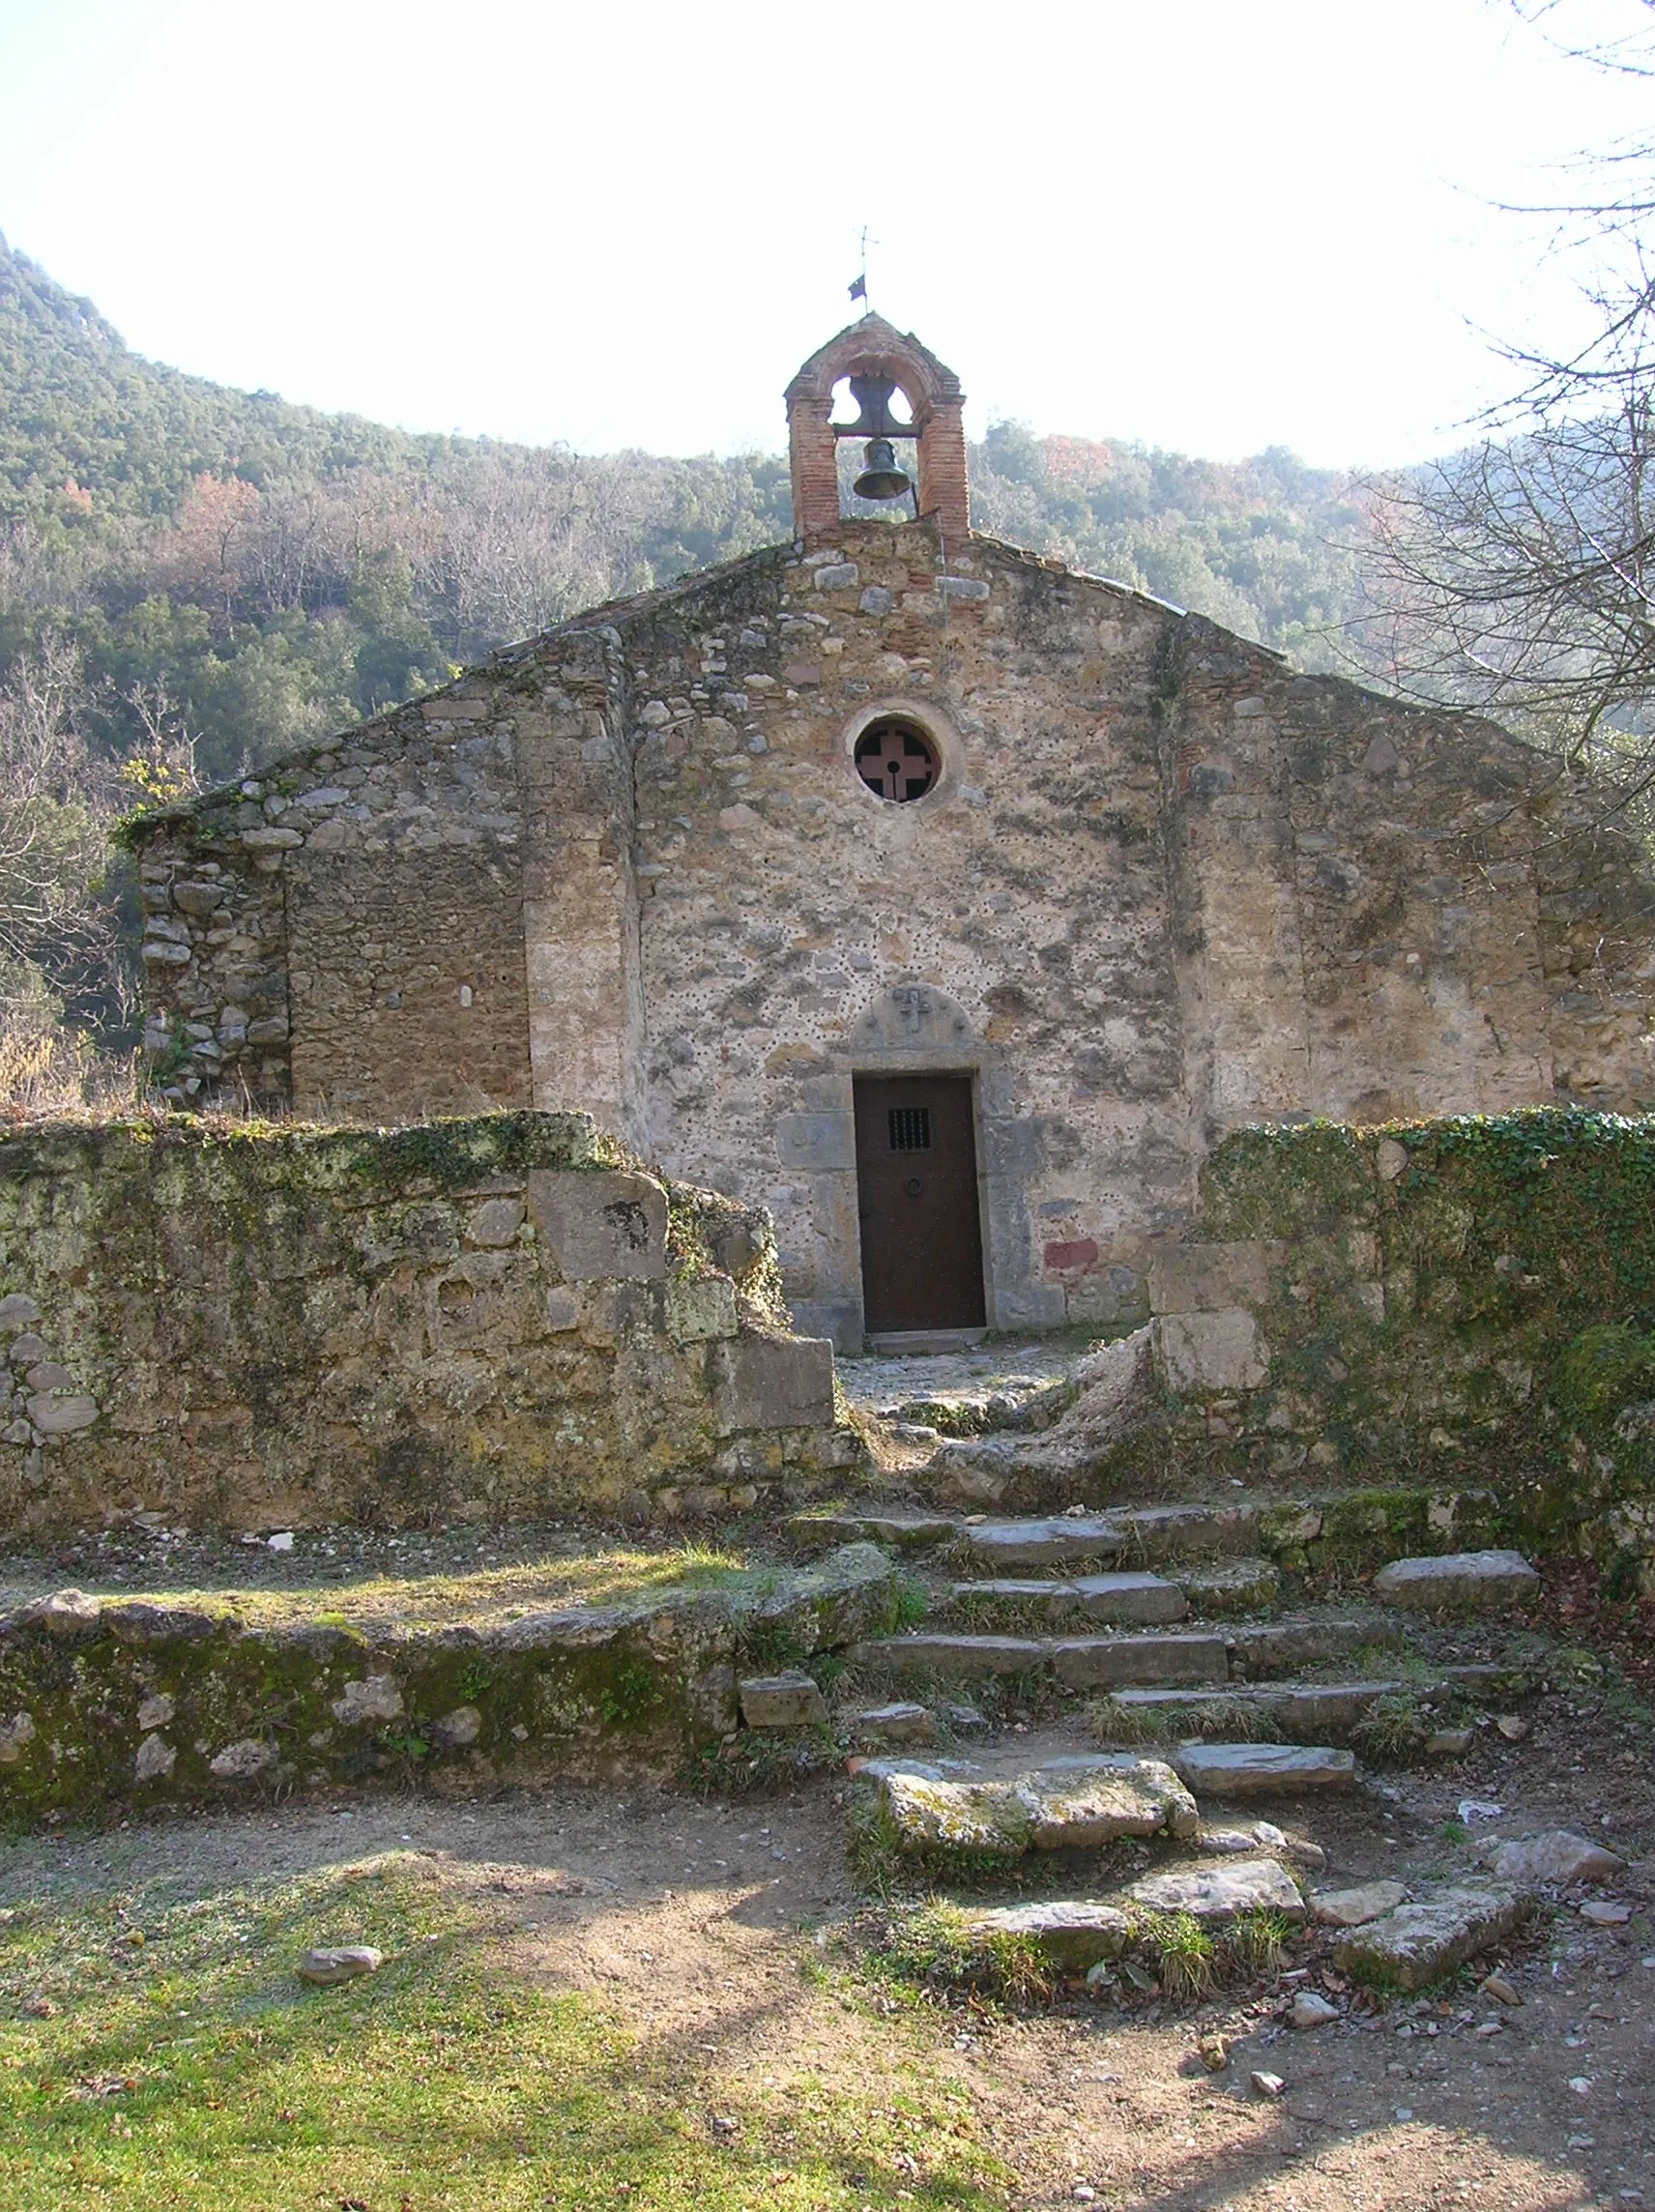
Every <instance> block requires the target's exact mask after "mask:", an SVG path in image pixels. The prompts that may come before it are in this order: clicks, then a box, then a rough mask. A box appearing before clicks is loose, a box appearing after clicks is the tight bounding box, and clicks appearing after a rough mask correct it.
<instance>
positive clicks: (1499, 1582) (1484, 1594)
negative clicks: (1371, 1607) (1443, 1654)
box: [1374, 1552, 1540, 1613]
mask: <svg viewBox="0 0 1655 2212" xmlns="http://www.w3.org/2000/svg"><path fill="white" fill-rule="evenodd" d="M1539 1587H1540V1577H1539V1576H1538V1575H1537V1574H1536V1573H1535V1571H1534V1569H1533V1568H1532V1567H1531V1566H1530V1565H1529V1563H1528V1561H1527V1560H1526V1559H1525V1558H1524V1556H1523V1554H1522V1553H1521V1552H1444V1553H1443V1554H1442V1555H1441V1556H1440V1557H1437V1558H1429V1559H1393V1560H1392V1561H1391V1562H1390V1564H1389V1566H1386V1567H1381V1568H1380V1569H1379V1573H1378V1574H1377V1575H1376V1576H1375V1577H1374V1592H1375V1595H1376V1596H1378V1597H1381V1598H1383V1599H1384V1600H1385V1601H1386V1602H1387V1604H1390V1605H1406V1606H1414V1607H1417V1608H1419V1609H1420V1610H1421V1611H1423V1612H1427V1613H1431V1612H1435V1611H1436V1610H1437V1608H1438V1607H1441V1608H1444V1609H1452V1610H1453V1611H1455V1612H1460V1613H1495V1612H1498V1611H1499V1609H1500V1608H1501V1607H1502V1606H1506V1605H1510V1604H1511V1603H1512V1602H1513V1601H1514V1600H1516V1601H1517V1602H1519V1603H1521V1602H1522V1601H1523V1600H1524V1599H1526V1598H1530V1597H1532V1596H1533V1595H1534V1594H1535V1592H1536V1591H1537V1590H1538V1589H1539Z"/></svg>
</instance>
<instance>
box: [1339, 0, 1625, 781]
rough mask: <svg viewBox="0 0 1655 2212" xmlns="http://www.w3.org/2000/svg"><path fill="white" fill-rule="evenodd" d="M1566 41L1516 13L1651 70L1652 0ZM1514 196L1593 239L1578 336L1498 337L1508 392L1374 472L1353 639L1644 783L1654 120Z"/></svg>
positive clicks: (1416, 676)
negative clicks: (1360, 606) (1550, 345)
mask: <svg viewBox="0 0 1655 2212" xmlns="http://www.w3.org/2000/svg"><path fill="white" fill-rule="evenodd" d="M1633 4H1634V5H1635V6H1636V8H1637V10H1638V19H1637V20H1636V21H1635V22H1634V23H1633V24H1632V26H1631V28H1630V29H1629V30H1628V32H1627V34H1626V35H1625V36H1624V37H1622V38H1619V39H1616V40H1613V41H1611V42H1609V43H1604V42H1601V41H1600V42H1597V43H1577V44H1571V43H1570V41H1569V39H1568V35H1567V34H1568V30H1569V25H1570V19H1571V16H1572V10H1571V8H1570V6H1569V4H1568V0H1512V5H1513V7H1514V11H1515V13H1516V14H1517V15H1519V16H1520V17H1521V18H1522V19H1523V20H1524V21H1525V22H1527V23H1530V24H1532V25H1534V26H1537V27H1538V28H1540V29H1541V30H1542V31H1543V32H1544V34H1545V35H1546V36H1547V37H1548V38H1550V39H1552V41H1553V44H1555V45H1557V46H1558V48H1559V50H1561V51H1562V52H1564V53H1566V54H1568V55H1570V56H1571V57H1573V58H1575V59H1578V60H1580V61H1582V62H1583V63H1585V64H1587V65H1589V66H1592V67H1595V68H1599V69H1605V70H1612V71H1615V72H1617V73H1626V74H1633V75H1639V76H1652V75H1655V0H1633ZM1576 176H1577V178H1578V181H1579V182H1580V184H1581V185H1582V190H1581V191H1580V192H1578V193H1573V194H1567V195H1563V196H1560V197H1559V199H1558V200H1557V202H1556V203H1554V204H1553V205H1551V206H1548V207H1544V208H1529V209H1527V210H1524V213H1527V214H1529V215H1530V216H1533V215H1537V214H1538V215H1545V216H1549V217H1551V218H1554V222H1555V226H1556V239H1555V242H1554V249H1555V250H1558V251H1582V252H1587V253H1589V254H1590V256H1591V259H1592V263H1593V267H1594V277H1593V280H1592V282H1591V283H1590V285H1589V286H1588V287H1587V288H1586V292H1585V299H1586V304H1587V306H1588V308H1589V316H1588V326H1589V327H1588V333H1587V335H1586V337H1585V338H1584V340H1583V341H1582V343H1581V344H1580V345H1578V346H1576V347H1574V348H1573V349H1571V350H1570V351H1568V352H1566V353H1563V354H1559V355H1555V356H1553V355H1548V354H1546V353H1544V352H1541V351H1537V350H1533V349H1527V348H1523V347H1511V348H1508V349H1506V351H1505V357H1506V359H1507V360H1508V361H1509V362H1510V363H1511V364H1512V367H1513V372H1514V373H1513V385H1514V392H1513V396H1512V398H1511V399H1510V400H1509V401H1508V402H1507V403H1505V404H1504V405H1503V406H1501V407H1498V408H1496V409H1495V410H1492V411H1491V413H1490V415H1489V416H1488V417H1487V418H1485V422H1484V432H1485V434H1484V436H1483V437H1482V438H1481V439H1480V440H1479V441H1478V442H1477V443H1476V444H1474V445H1473V446H1471V447H1469V448H1468V449H1466V451H1462V452H1459V453H1455V454H1452V455H1450V456H1449V457H1448V458H1447V459H1445V460H1442V461H1439V462H1436V463H1434V464H1431V465H1430V466H1428V467H1426V468H1424V469H1420V470H1415V471H1413V472H1411V473H1410V474H1409V475H1408V476H1407V477H1406V478H1399V479H1393V480H1390V481H1388V482H1387V483H1384V484H1381V485H1379V486H1378V487H1376V495H1377V496H1376V498H1375V503H1374V524H1375V528H1374V542H1373V548H1372V551H1371V554H1370V558H1369V562H1368V569H1367V575H1366V578H1365V591H1366V597H1367V604H1368V609H1369V612H1368V614H1367V616H1366V619H1365V621H1364V622H1363V623H1362V624H1361V626H1360V627H1361V632H1362V637H1361V643H1362V647H1363V651H1364V655H1365V657H1367V658H1368V660H1369V661H1370V663H1371V664H1377V665H1378V666H1379V668H1380V669H1381V670H1382V671H1383V673H1384V674H1385V675H1386V676H1387V677H1388V678H1389V679H1390V681H1391V682H1392V683H1393V684H1395V685H1396V687H1397V688H1398V689H1399V690H1400V691H1402V692H1403V693H1404V694H1405V695H1408V696H1411V697H1416V698H1421V699H1426V700H1432V701H1437V702H1448V703H1452V704H1457V705H1463V706H1467V707H1474V708H1478V709H1482V710H1484V711H1487V712H1491V713H1497V714H1498V715H1500V716H1501V717H1502V718H1503V719H1504V720H1506V721H1507V722H1509V723H1510V724H1511V725H1512V726H1513V727H1515V728H1517V729H1519V730H1520V731H1521V732H1522V733H1523V734H1524V735H1525V736H1527V737H1530V738H1532V739H1534V740H1536V741H1537V742H1541V743H1544V744H1546V745H1548V746H1550V747H1552V748H1553V749H1555V750H1557V751H1558V752H1560V753H1561V754H1562V755H1563V756H1564V758H1565V760H1567V761H1568V762H1570V763H1571V764H1580V765H1582V766H1585V765H1589V766H1590V767H1591V768H1592V770H1593V771H1595V772H1596V773H1597V774H1598V775H1599V776H1607V777H1608V778H1609V780H1610V782H1611V784H1613V785H1615V786H1617V787H1618V788H1617V793H1616V797H1615V799H1614V800H1613V803H1614V804H1616V805H1625V804H1627V803H1629V802H1630V801H1631V800H1633V799H1634V798H1636V797H1639V796H1640V795H1641V794H1642V793H1643V792H1644V791H1645V790H1647V789H1648V788H1649V787H1650V786H1651V784H1652V783H1655V487H1652V483H1651V466H1652V462H1655V274H1652V272H1651V267H1650V263H1649V261H1648V259H1647V258H1646V254H1645V247H1646V244H1648V243H1649V237H1650V225H1651V219H1652V218H1655V138H1640V139H1637V140H1634V141H1630V142H1628V143H1626V144H1623V145H1619V146H1614V147H1611V148H1608V149H1603V150H1600V151H1598V152H1597V153H1595V154H1593V155H1590V156H1587V157H1582V162H1581V164H1580V167H1579V169H1578V170H1577V172H1576Z"/></svg>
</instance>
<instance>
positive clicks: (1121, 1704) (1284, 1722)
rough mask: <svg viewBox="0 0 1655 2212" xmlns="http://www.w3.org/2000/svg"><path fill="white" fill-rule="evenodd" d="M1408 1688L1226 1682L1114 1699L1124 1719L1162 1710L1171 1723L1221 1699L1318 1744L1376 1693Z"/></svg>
mask: <svg viewBox="0 0 1655 2212" xmlns="http://www.w3.org/2000/svg"><path fill="white" fill-rule="evenodd" d="M1406 1687H1407V1685H1406V1684H1404V1683H1403V1682H1401V1681H1388V1682H1387V1681H1379V1682H1307V1683H1296V1682H1294V1683H1286V1682H1284V1683H1275V1682H1263V1683H1259V1682H1230V1683H1228V1684H1226V1685H1225V1686H1224V1687H1223V1688H1222V1689H1217V1690H1133V1689H1125V1690H1117V1691H1116V1692H1115V1694H1114V1698H1113V1700H1112V1703H1113V1704H1114V1705H1115V1706H1116V1708H1117V1709H1118V1711H1119V1713H1120V1715H1121V1717H1122V1719H1123V1720H1124V1719H1129V1718H1130V1717H1131V1716H1132V1715H1134V1714H1164V1715H1165V1716H1166V1717H1167V1719H1168V1720H1169V1722H1171V1723H1172V1724H1173V1725H1174V1726H1176V1724H1177V1722H1178V1721H1179V1719H1180V1718H1181V1717H1182V1716H1184V1715H1187V1714H1192V1713H1198V1712H1201V1711H1202V1710H1203V1708H1204V1707H1210V1706H1212V1705H1213V1704H1214V1703H1219V1704H1222V1705H1224V1706H1226V1707H1231V1706H1233V1707H1234V1708H1235V1710H1236V1713H1237V1715H1238V1716H1241V1715H1245V1714H1249V1713H1259V1714H1263V1715H1267V1716H1268V1718H1269V1721H1270V1724H1271V1726H1272V1727H1274V1728H1276V1729H1278V1730H1279V1731H1280V1732H1281V1733H1282V1734H1283V1735H1284V1736H1285V1737H1287V1738H1288V1740H1289V1741H1290V1742H1292V1743H1305V1744H1320V1743H1326V1742H1330V1741H1331V1742H1337V1741H1338V1739H1339V1738H1340V1737H1341V1736H1343V1735H1347V1734H1349V1732H1350V1730H1351V1729H1352V1728H1354V1727H1355V1725H1356V1723H1357V1722H1358V1721H1359V1720H1360V1719H1361V1717H1362V1715H1363V1714H1364V1713H1365V1712H1366V1711H1367V1709H1368V1707H1369V1706H1370V1705H1371V1704H1372V1703H1374V1701H1375V1699H1376V1698H1383V1697H1392V1696H1395V1695H1396V1694H1398V1693H1399V1692H1400V1691H1402V1690H1403V1689H1404V1688H1406ZM1240 1732H1241V1731H1240V1730H1239V1729H1238V1730H1237V1733H1240Z"/></svg>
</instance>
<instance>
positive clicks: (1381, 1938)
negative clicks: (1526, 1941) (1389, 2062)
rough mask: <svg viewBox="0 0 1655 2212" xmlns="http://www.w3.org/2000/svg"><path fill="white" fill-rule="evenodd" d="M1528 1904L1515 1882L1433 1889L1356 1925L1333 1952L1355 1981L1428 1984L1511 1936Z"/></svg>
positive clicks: (1385, 1985)
mask: <svg viewBox="0 0 1655 2212" xmlns="http://www.w3.org/2000/svg"><path fill="white" fill-rule="evenodd" d="M1527 1906H1528V1899H1527V1897H1526V1895H1525V1894H1524V1891H1523V1890H1521V1889H1519V1888H1517V1887H1516V1886H1515V1885H1513V1884H1511V1883H1503V1882H1502V1883H1495V1882H1491V1883H1489V1884H1487V1885H1486V1886H1483V1885H1476V1886H1473V1885H1472V1884H1470V1883H1465V1884H1460V1885H1457V1886H1454V1887H1448V1888H1443V1889H1437V1890H1433V1891H1430V1892H1428V1893H1427V1894H1426V1895H1425V1896H1424V1897H1421V1898H1418V1899H1416V1900H1415V1901H1414V1903H1413V1904H1411V1905H1399V1906H1397V1908H1396V1910H1395V1911H1394V1912H1387V1913H1385V1914H1384V1916H1383V1917H1382V1918H1381V1919H1379V1920H1371V1921H1369V1922H1368V1924H1367V1925H1366V1926H1365V1927H1362V1928H1356V1929H1352V1931H1351V1932H1350V1935H1349V1936H1346V1938H1345V1940H1344V1941H1343V1942H1342V1943H1341V1944H1339V1946H1338V1948H1337V1949H1336V1950H1335V1952H1334V1954H1333V1956H1334V1959H1335V1962H1336V1963H1337V1965H1338V1966H1339V1969H1340V1971H1341V1972H1342V1973H1346V1974H1349V1975H1350V1978H1351V1980H1352V1981H1356V1982H1365V1983H1367V1984H1368V1985H1369V1986H1370V1987H1371V1988H1374V1989H1392V1990H1422V1989H1424V1988H1425V1987H1426V1985H1427V1984H1428V1983H1430V1982H1435V1981H1438V1980H1440V1979H1441V1977H1442V1976H1443V1975H1444V1974H1449V1973H1452V1972H1453V1970H1454V1968H1455V1967H1456V1966H1459V1965H1464V1964H1465V1962H1466V1960H1467V1959H1474V1958H1475V1957H1476V1956H1477V1954H1478V1952H1479V1951H1486V1950H1487V1949H1488V1948H1489V1946H1490V1944H1492V1943H1497V1942H1499V1941H1500V1940H1501V1939H1502V1938H1503V1937H1505V1936H1509V1935H1510V1934H1511V1932H1512V1930H1513V1929H1514V1928H1515V1927H1516V1926H1517V1925H1518V1923H1519V1921H1521V1920H1522V1918H1523V1916H1524V1912H1525V1911H1526V1909H1527Z"/></svg>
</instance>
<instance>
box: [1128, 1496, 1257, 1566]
mask: <svg viewBox="0 0 1655 2212" xmlns="http://www.w3.org/2000/svg"><path fill="white" fill-rule="evenodd" d="M1259 1513H1260V1507H1259V1504H1258V1501H1257V1500H1256V1499H1247V1500H1246V1501H1245V1502H1243V1503H1236V1504H1228V1503H1227V1504H1220V1505H1140V1506H1135V1507H1133V1508H1132V1509H1131V1510H1129V1511H1122V1512H1118V1513H1116V1514H1114V1515H1113V1516H1112V1518H1113V1520H1114V1521H1115V1524H1116V1526H1117V1527H1118V1528H1119V1529H1120V1530H1121V1532H1122V1533H1123V1534H1124V1535H1125V1536H1126V1538H1127V1540H1128V1541H1129V1542H1130V1543H1131V1544H1132V1546H1133V1549H1134V1550H1135V1551H1136V1552H1137V1553H1138V1555H1139V1556H1140V1557H1149V1558H1170V1557H1173V1556H1174V1555H1175V1554H1179V1553H1184V1552H1240V1551H1245V1550H1246V1548H1247V1547H1248V1546H1249V1545H1250V1544H1252V1543H1253V1542H1254V1541H1255V1538H1256V1532H1257V1529H1258V1526H1259Z"/></svg>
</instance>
